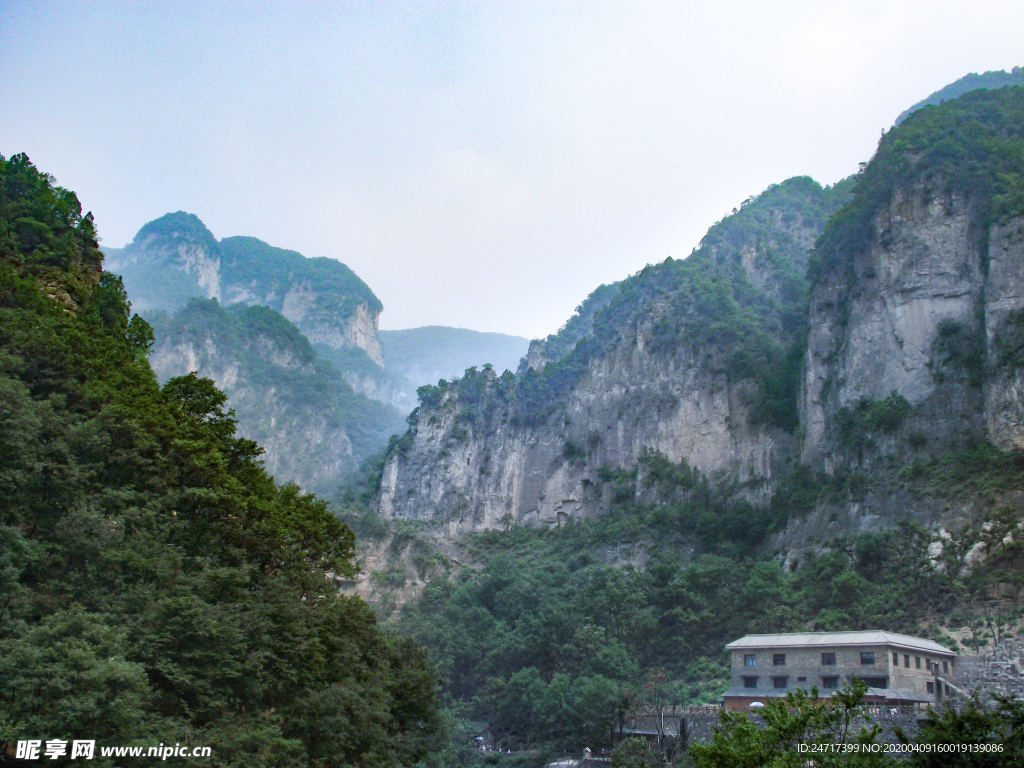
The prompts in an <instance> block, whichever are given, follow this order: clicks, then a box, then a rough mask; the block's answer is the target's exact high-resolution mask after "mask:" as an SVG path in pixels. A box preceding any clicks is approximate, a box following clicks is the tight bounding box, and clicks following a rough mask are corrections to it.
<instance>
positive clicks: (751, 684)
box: [743, 677, 757, 688]
mask: <svg viewBox="0 0 1024 768" xmlns="http://www.w3.org/2000/svg"><path fill="white" fill-rule="evenodd" d="M743 687H744V688H757V678H756V677H744V678H743Z"/></svg>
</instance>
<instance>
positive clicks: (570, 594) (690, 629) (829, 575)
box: [399, 465, 956, 749]
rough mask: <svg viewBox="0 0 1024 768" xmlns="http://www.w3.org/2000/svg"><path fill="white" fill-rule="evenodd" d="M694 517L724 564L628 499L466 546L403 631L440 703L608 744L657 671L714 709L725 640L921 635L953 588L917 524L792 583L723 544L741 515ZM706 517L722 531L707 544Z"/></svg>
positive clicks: (543, 732)
mask: <svg viewBox="0 0 1024 768" xmlns="http://www.w3.org/2000/svg"><path fill="white" fill-rule="evenodd" d="M669 466H671V465H669ZM793 484H794V485H795V486H798V487H803V486H810V485H812V484H813V483H812V481H811V480H807V479H803V480H800V481H794V482H793ZM699 489H700V485H699V484H698V486H696V487H695V488H694V489H693V490H692V491H691V495H692V496H695V497H699V496H700V491H699ZM761 515H762V516H765V513H764V512H763V511H762V512H761ZM704 519H705V522H704V523H703V524H704V525H706V526H708V528H707V530H706V532H705V534H704V536H705V538H706V539H707V540H708V541H717V542H719V546H720V550H721V552H722V553H721V554H702V555H695V556H692V557H691V556H690V555H689V554H688V553H689V552H692V550H693V548H694V537H693V534H692V533H691V532H689V531H687V530H686V529H684V527H683V526H682V525H681V523H680V516H679V511H678V508H677V507H676V506H675V505H671V504H666V505H662V506H658V507H652V508H644V507H640V506H638V505H636V504H635V503H633V502H632V500H631V501H630V503H629V504H627V505H617V506H615V507H613V509H612V510H611V511H610V512H609V513H607V514H605V515H602V516H600V517H597V518H594V519H592V520H588V521H582V522H576V523H572V524H570V525H568V526H565V527H562V528H557V529H550V530H538V529H525V528H512V529H511V530H508V531H504V532H499V531H490V532H487V533H481V534H474V535H471V536H469V537H468V538H467V539H466V540H465V542H464V545H465V547H466V552H465V554H464V558H465V559H466V560H468V561H470V562H473V563H476V564H477V565H476V566H474V567H472V568H465V569H463V570H462V571H460V572H457V573H456V574H455V575H453V576H452V577H451V578H449V579H442V578H435V579H433V580H431V581H430V582H429V583H428V584H427V586H426V588H425V590H424V592H423V596H422V598H421V599H420V600H419V601H418V602H417V603H414V604H410V605H407V606H406V608H405V609H404V611H403V614H402V617H401V620H400V623H399V626H400V629H401V630H402V631H403V632H406V633H408V634H410V635H411V636H412V637H413V638H415V639H416V640H417V641H419V642H421V643H422V644H424V645H425V646H426V647H427V648H428V652H429V654H430V656H431V658H432V659H433V660H434V662H435V663H436V665H437V667H438V669H439V670H440V672H441V674H442V678H443V680H444V690H445V695H446V697H447V700H448V703H449V705H450V706H452V707H453V708H455V709H458V710H459V711H461V712H463V713H464V716H465V717H467V718H470V719H479V720H486V721H487V722H489V723H490V724H491V726H492V727H494V728H495V729H496V730H497V731H499V732H500V733H502V734H506V735H507V736H508V738H509V739H510V740H511V742H510V743H512V744H516V745H519V746H524V745H527V744H533V745H537V746H542V747H547V748H551V749H555V748H558V749H561V748H566V747H575V748H582V747H583V746H584V745H589V746H591V747H594V746H595V745H597V744H608V743H610V742H611V741H612V739H611V733H610V732H611V731H613V730H615V729H617V728H618V723H619V722H620V719H619V718H620V716H622V715H623V713H625V712H628V711H629V709H630V708H631V707H636V706H641V705H644V704H645V702H646V701H647V698H648V697H649V694H650V692H651V689H650V686H649V685H646V684H645V679H646V678H647V677H649V676H650V674H651V673H653V672H656V671H657V670H664V674H665V675H666V678H667V681H668V683H667V684H666V685H665V686H663V689H664V691H663V696H661V697H659V701H662V703H663V704H664V705H665V706H667V707H668V708H669V709H671V706H672V705H684V704H697V703H706V702H714V701H716V700H717V698H718V697H719V696H720V695H721V693H722V691H724V690H725V689H726V688H727V687H728V685H729V672H728V659H727V657H726V656H725V654H724V652H723V648H724V645H725V643H727V642H730V641H731V640H734V639H736V638H737V637H740V636H742V635H743V634H746V633H748V632H783V631H800V630H807V629H816V630H838V629H843V630H850V629H867V628H873V627H878V626H884V627H886V628H887V629H892V630H894V631H904V632H913V633H918V634H919V633H920V631H921V624H922V622H927V621H938V620H943V619H945V617H947V616H948V615H949V614H950V613H951V612H952V607H953V605H954V602H955V599H956V596H955V593H954V591H953V589H952V586H951V585H950V584H949V583H948V582H946V581H943V577H942V576H941V575H940V574H938V573H937V572H936V571H935V570H934V569H933V568H932V565H931V561H930V560H929V558H928V546H929V544H930V543H931V537H930V536H929V535H928V533H927V532H926V531H924V530H923V529H921V528H918V527H914V526H905V527H903V528H900V529H896V530H893V531H886V532H885V533H872V534H859V535H856V536H850V537H847V538H843V539H839V540H836V541H834V542H831V543H830V545H829V546H828V547H826V548H825V549H824V551H822V552H821V553H819V554H817V555H810V554H808V555H805V557H804V559H803V562H801V563H800V567H799V569H798V570H797V571H796V572H792V573H791V572H787V571H786V570H785V569H784V568H783V567H782V566H781V565H780V564H779V562H778V561H776V560H775V559H769V557H768V556H761V557H755V556H752V554H750V553H749V552H743V553H737V552H736V550H735V548H734V547H735V545H733V544H732V543H731V542H729V541H728V540H727V536H743V535H746V533H747V532H746V531H745V530H743V529H744V527H747V528H749V527H750V526H751V525H753V524H754V522H753V520H752V519H742V520H739V519H737V520H729V519H728V518H723V517H722V516H712V515H710V514H709V515H707V517H706V518H704ZM715 520H717V521H718V522H717V524H718V525H719V526H721V529H722V530H723V531H727V532H728V533H727V534H715V533H712V528H711V526H712V525H714V524H715V523H714V521H715ZM762 530H763V524H762ZM719 536H720V538H719ZM610 553H615V554H614V556H612V555H610ZM730 553H731V554H730ZM634 557H636V558H642V559H643V561H644V563H645V565H644V569H643V570H642V571H641V570H635V569H634V568H633V567H632V566H630V565H629V564H628V563H629V561H630V560H631V559H632V558H634ZM652 701H653V700H652ZM559 713H560V714H559ZM602 734H604V735H603V736H602Z"/></svg>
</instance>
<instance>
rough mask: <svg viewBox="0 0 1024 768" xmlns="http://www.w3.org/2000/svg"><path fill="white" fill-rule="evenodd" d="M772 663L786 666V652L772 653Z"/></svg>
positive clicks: (777, 665)
mask: <svg viewBox="0 0 1024 768" xmlns="http://www.w3.org/2000/svg"><path fill="white" fill-rule="evenodd" d="M772 664H773V665H774V666H776V667H784V666H786V654H784V653H776V654H773V655H772Z"/></svg>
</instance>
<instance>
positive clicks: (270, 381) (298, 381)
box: [149, 298, 405, 497]
mask: <svg viewBox="0 0 1024 768" xmlns="http://www.w3.org/2000/svg"><path fill="white" fill-rule="evenodd" d="M150 321H151V323H152V326H153V331H154V334H155V336H156V343H155V344H154V347H153V350H152V352H151V354H150V356H149V362H150V365H152V366H153V370H154V371H155V372H156V374H157V377H158V378H159V379H160V380H161V381H166V380H168V379H170V378H173V377H175V376H179V375H181V374H182V373H184V372H186V371H190V372H196V373H198V374H199V375H200V376H203V377H206V378H209V379H212V380H214V381H215V382H216V383H217V384H218V386H219V387H220V388H221V389H222V390H223V392H224V394H225V395H227V397H228V403H229V405H230V407H231V409H232V410H234V411H235V415H236V418H237V420H238V431H239V433H240V434H241V435H243V436H245V437H246V438H248V439H250V440H254V441H255V442H257V443H258V444H259V445H260V446H261V447H262V448H263V449H264V450H265V452H266V453H265V454H264V463H265V465H266V468H267V471H268V472H269V473H270V474H271V475H273V476H274V477H275V478H277V479H278V480H279V481H281V482H294V483H297V484H299V485H300V486H302V488H304V489H305V490H308V491H312V492H315V493H321V494H325V495H326V496H327V497H330V496H332V495H333V494H335V493H336V492H337V490H338V487H339V485H340V484H341V483H342V482H343V480H344V479H345V478H346V477H347V476H348V475H350V474H351V473H352V472H353V471H354V470H355V469H356V468H357V467H358V466H359V464H360V463H361V462H363V461H364V460H365V459H366V458H367V457H368V456H370V455H371V454H375V453H377V452H378V451H380V449H381V448H382V447H383V446H385V445H387V442H388V439H389V438H390V437H391V435H393V434H396V433H399V432H401V431H402V430H403V429H404V428H405V419H404V417H403V415H402V414H401V413H400V412H399V411H398V410H397V409H396V408H394V407H393V406H391V405H386V404H384V403H381V402H379V401H377V400H372V399H370V398H368V397H366V395H363V394H360V393H357V392H354V391H353V390H352V387H351V385H350V384H349V383H348V382H347V381H346V380H345V377H344V376H343V374H342V373H341V372H340V371H338V369H337V368H336V367H335V366H333V365H332V364H331V363H330V362H328V361H327V360H324V359H323V357H321V356H320V355H319V354H318V353H317V352H316V351H315V350H314V349H313V347H312V345H311V344H310V343H309V341H308V340H307V339H306V337H305V336H303V335H302V333H300V331H299V329H298V328H296V327H295V326H294V325H293V324H292V323H290V322H289V321H288V320H287V319H285V317H284V316H283V315H281V314H279V313H277V312H275V311H273V310H272V309H270V308H269V307H262V306H258V305H257V306H246V305H244V304H234V305H231V306H228V307H223V306H221V305H220V304H219V303H218V302H217V301H216V300H215V299H196V298H194V299H190V300H189V302H188V304H186V305H185V307H183V308H182V309H181V310H179V311H178V312H177V313H175V314H174V316H173V317H172V316H169V315H167V314H166V313H162V312H158V313H155V314H151V315H150Z"/></svg>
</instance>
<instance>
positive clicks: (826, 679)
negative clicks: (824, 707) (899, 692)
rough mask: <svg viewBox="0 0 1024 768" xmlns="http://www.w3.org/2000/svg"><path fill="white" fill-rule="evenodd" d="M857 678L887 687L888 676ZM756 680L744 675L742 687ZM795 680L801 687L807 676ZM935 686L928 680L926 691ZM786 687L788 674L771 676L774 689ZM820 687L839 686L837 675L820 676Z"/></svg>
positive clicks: (870, 684)
mask: <svg viewBox="0 0 1024 768" xmlns="http://www.w3.org/2000/svg"><path fill="white" fill-rule="evenodd" d="M859 679H860V680H863V681H864V684H865V685H866V686H867V687H868V688H888V687H889V678H887V677H861V678H859ZM757 681H758V678H757V677H744V678H743V687H744V688H750V689H753V690H756V689H757ZM796 682H797V687H801V686H800V683H806V682H807V678H806V677H802V676H801V677H798V678H797V679H796ZM935 686H936V683H934V682H932V681H929V682H928V693H935ZM938 686H939V692H940V693H941V692H942V689H943V687H945V689H946V695H947V696H949V686H948V685H946V686H944V685H943V684H942V683H938ZM788 687H789V676H788V675H779V676H777V677H773V678H772V688H774V689H775V690H779V691H781V690H786V689H787V688H788ZM821 687H822V689H824V690H834V689H836V688H838V687H839V677H838V676H830V675H823V676H822V678H821Z"/></svg>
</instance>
